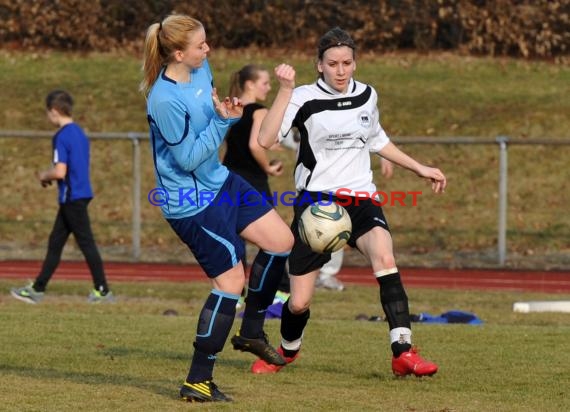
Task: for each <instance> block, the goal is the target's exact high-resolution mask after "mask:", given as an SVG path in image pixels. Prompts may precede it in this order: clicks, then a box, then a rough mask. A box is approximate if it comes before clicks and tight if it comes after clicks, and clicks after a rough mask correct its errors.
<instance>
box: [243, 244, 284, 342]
mask: <svg viewBox="0 0 570 412" xmlns="http://www.w3.org/2000/svg"><path fill="white" fill-rule="evenodd" d="M288 256H289V253H283V254H273V253H269V252H265V251H263V250H260V251H259V253H258V254H257V256H256V257H255V260H254V261H253V264H252V266H251V273H250V275H249V283H248V288H247V296H246V298H245V311H244V314H243V321H242V324H241V328H240V334H241V335H242V336H244V337H246V338H259V337H262V336H263V324H264V322H265V312H266V310H267V307H268V306H269V305H271V304H272V303H273V299H274V298H275V292H277V287H278V286H279V282H281V277H282V276H283V270H284V268H285V263H286V262H287V257H288Z"/></svg>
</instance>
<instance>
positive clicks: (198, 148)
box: [147, 61, 239, 219]
mask: <svg viewBox="0 0 570 412" xmlns="http://www.w3.org/2000/svg"><path fill="white" fill-rule="evenodd" d="M212 84H213V77H212V72H211V70H210V66H209V65H208V62H207V61H204V64H203V65H202V67H200V68H198V69H194V70H192V72H191V81H190V82H189V83H178V82H176V81H174V80H172V79H170V78H168V77H166V76H165V74H164V70H162V71H161V73H160V75H159V77H158V78H157V80H156V81H155V83H154V84H153V86H152V88H151V90H150V93H149V95H148V100H147V116H148V122H149V125H150V140H151V145H152V155H153V161H154V171H155V177H156V185H157V188H158V189H160V193H154V194H153V196H155V198H154V200H153V204H156V203H157V201H160V203H161V204H162V203H164V204H162V206H161V209H162V213H163V215H164V217H166V218H171V219H179V218H183V217H188V216H193V215H195V214H197V213H198V212H200V211H201V210H203V209H204V208H206V207H207V206H208V204H209V202H208V201H205V199H212V198H213V197H214V196H215V195H216V194H217V193H218V192H219V190H220V188H221V187H222V184H223V183H224V181H225V180H226V178H227V177H228V173H229V172H228V169H227V168H226V167H225V166H223V165H222V164H221V163H220V161H219V158H218V148H219V147H220V144H221V143H222V141H223V139H224V137H225V135H226V132H227V131H228V129H229V128H230V126H231V125H232V124H233V123H235V122H236V121H237V120H239V119H237V118H236V119H223V118H221V117H219V116H218V114H217V113H216V111H215V110H214V104H213V102H212V87H213V86H212ZM150 196H151V195H150V194H149V200H150Z"/></svg>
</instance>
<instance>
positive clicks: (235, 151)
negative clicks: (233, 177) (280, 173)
mask: <svg viewBox="0 0 570 412" xmlns="http://www.w3.org/2000/svg"><path fill="white" fill-rule="evenodd" d="M264 107H265V106H263V105H261V104H259V103H250V104H248V105H246V106H245V107H244V108H243V114H242V116H241V119H240V120H239V121H238V122H237V123H235V124H234V125H233V126H232V127H231V128H230V130H229V131H228V134H227V135H226V143H227V150H226V155H225V156H224V161H223V163H224V165H226V166H227V167H228V168H229V169H230V170H231V171H233V172H235V173H237V174H239V175H241V176H242V177H244V178H245V179H246V180H248V181H249V180H250V179H252V180H253V179H256V180H258V179H260V178H261V179H264V180H267V174H266V173H265V171H264V170H263V169H262V168H261V167H260V166H259V164H258V163H257V161H256V160H255V158H254V157H253V155H252V154H251V151H250V150H249V136H250V134H251V128H252V126H253V113H254V112H255V111H256V110H259V109H263V108H264Z"/></svg>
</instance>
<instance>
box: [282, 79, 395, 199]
mask: <svg viewBox="0 0 570 412" xmlns="http://www.w3.org/2000/svg"><path fill="white" fill-rule="evenodd" d="M377 103H378V95H377V94H376V91H375V90H374V89H373V88H372V87H371V86H369V85H367V84H364V83H360V82H358V81H355V80H353V79H351V80H350V82H349V85H348V91H347V93H346V94H341V93H339V92H338V91H336V90H334V89H332V88H331V87H329V86H328V85H327V84H326V83H325V82H324V81H323V80H322V79H318V80H317V81H316V82H315V83H313V84H310V85H305V86H300V87H297V88H295V90H294V91H293V95H292V97H291V100H290V102H289V105H288V107H287V110H286V112H285V116H284V118H283V123H282V124H281V135H280V141H282V140H285V139H288V138H290V136H288V135H290V134H291V133H292V132H293V130H292V129H294V128H296V129H298V131H299V134H300V142H299V146H298V150H297V163H296V166H295V188H296V189H297V191H301V190H307V191H311V192H327V193H328V192H336V191H337V190H338V189H345V190H344V191H343V194H345V195H347V194H349V192H348V191H347V190H346V189H349V190H350V191H351V193H350V194H351V195H353V196H354V195H355V194H354V193H355V192H367V193H369V195H372V194H373V193H374V192H376V186H375V184H374V182H373V179H372V170H371V168H370V153H371V152H372V153H376V152H378V151H380V150H382V148H383V147H384V146H386V145H387V144H388V142H389V141H390V139H389V138H388V136H387V135H386V133H385V132H384V130H383V129H382V126H381V125H380V122H379V113H378V107H377ZM361 196H362V194H361Z"/></svg>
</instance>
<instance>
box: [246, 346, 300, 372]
mask: <svg viewBox="0 0 570 412" xmlns="http://www.w3.org/2000/svg"><path fill="white" fill-rule="evenodd" d="M277 352H278V353H279V354H280V355H281V356H282V357H283V359H285V362H287V363H286V364H285V365H288V364H290V363H291V362H293V361H294V360H295V359H297V358H298V357H299V352H297V353H296V354H295V356H292V357H290V358H288V357H287V356H285V355H284V354H283V348H282V347H281V345H280V346H279V347H278V348H277ZM285 365H281V366H279V365H272V364H270V363H267V362H265V361H264V360H263V359H258V360H256V361H255V362H253V365H251V372H253V373H260V374H262V373H277V372H279V371H280V370H281V369H283V367H284V366H285Z"/></svg>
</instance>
